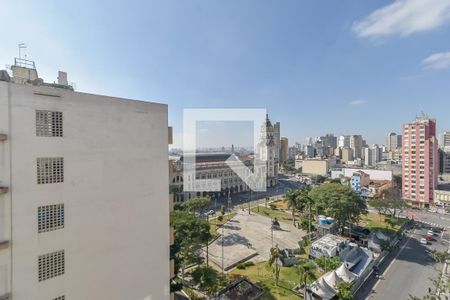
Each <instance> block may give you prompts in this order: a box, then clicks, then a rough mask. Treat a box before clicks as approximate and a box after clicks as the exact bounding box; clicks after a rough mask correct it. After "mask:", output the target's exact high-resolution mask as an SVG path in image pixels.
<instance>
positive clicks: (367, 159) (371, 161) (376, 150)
mask: <svg viewBox="0 0 450 300" xmlns="http://www.w3.org/2000/svg"><path fill="white" fill-rule="evenodd" d="M381 157H382V149H381V148H380V147H379V146H378V145H372V147H370V148H364V164H365V165H366V166H375V165H376V164H377V163H378V162H380V161H381Z"/></svg>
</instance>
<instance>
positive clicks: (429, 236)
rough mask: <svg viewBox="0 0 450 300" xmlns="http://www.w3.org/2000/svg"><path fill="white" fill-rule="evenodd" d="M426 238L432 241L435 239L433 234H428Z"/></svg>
mask: <svg viewBox="0 0 450 300" xmlns="http://www.w3.org/2000/svg"><path fill="white" fill-rule="evenodd" d="M425 239H426V240H427V241H430V242H431V241H432V240H433V236H432V235H427V236H426V237H425Z"/></svg>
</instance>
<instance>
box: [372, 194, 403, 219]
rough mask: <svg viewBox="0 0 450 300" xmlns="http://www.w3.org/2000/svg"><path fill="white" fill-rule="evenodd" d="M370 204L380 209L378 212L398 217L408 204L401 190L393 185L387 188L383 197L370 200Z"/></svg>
mask: <svg viewBox="0 0 450 300" xmlns="http://www.w3.org/2000/svg"><path fill="white" fill-rule="evenodd" d="M369 205H370V206H372V207H373V208H375V209H377V210H378V213H380V214H384V215H389V216H391V217H398V214H400V213H401V212H402V211H403V210H404V209H405V208H406V207H408V205H407V204H406V202H405V200H403V199H402V198H401V192H400V190H399V189H398V188H395V187H392V188H389V189H387V190H385V191H384V192H383V193H382V195H381V198H379V199H374V200H370V201H369Z"/></svg>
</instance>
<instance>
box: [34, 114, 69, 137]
mask: <svg viewBox="0 0 450 300" xmlns="http://www.w3.org/2000/svg"><path fill="white" fill-rule="evenodd" d="M36 136H54V137H62V136H63V115H62V112H59V111H49V110H36Z"/></svg>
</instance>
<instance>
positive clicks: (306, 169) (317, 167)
mask: <svg viewBox="0 0 450 300" xmlns="http://www.w3.org/2000/svg"><path fill="white" fill-rule="evenodd" d="M329 170H330V161H328V160H304V161H303V163H302V173H304V174H313V175H322V176H325V175H327V174H328V171H329Z"/></svg>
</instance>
